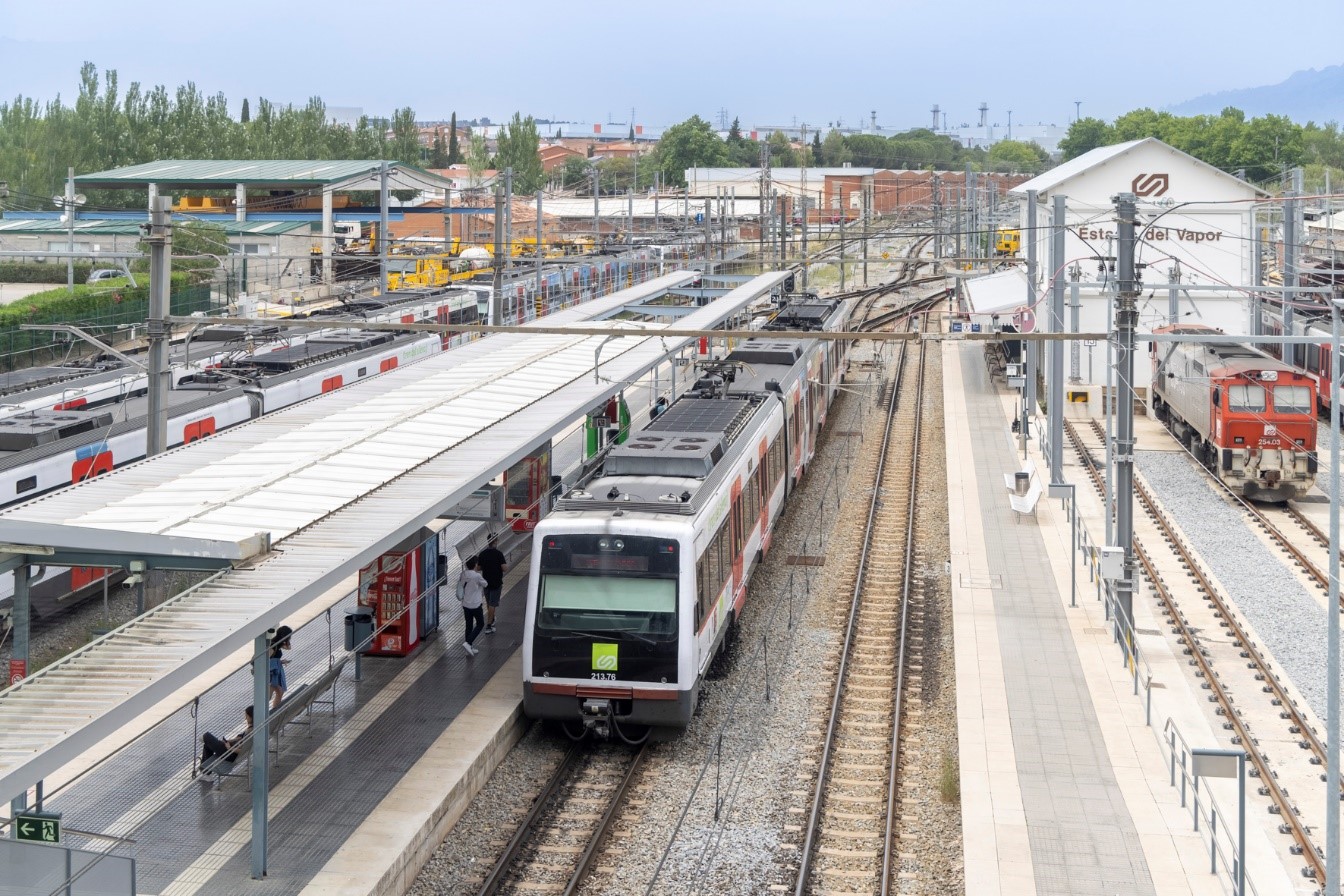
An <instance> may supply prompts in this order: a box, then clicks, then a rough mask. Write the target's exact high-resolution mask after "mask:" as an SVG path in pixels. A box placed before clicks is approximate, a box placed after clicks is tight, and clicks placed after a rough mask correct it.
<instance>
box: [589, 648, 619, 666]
mask: <svg viewBox="0 0 1344 896" xmlns="http://www.w3.org/2000/svg"><path fill="white" fill-rule="evenodd" d="M617 646H618V645H616V644H594V645H593V669H594V671H597V672H615V671H616V648H617Z"/></svg>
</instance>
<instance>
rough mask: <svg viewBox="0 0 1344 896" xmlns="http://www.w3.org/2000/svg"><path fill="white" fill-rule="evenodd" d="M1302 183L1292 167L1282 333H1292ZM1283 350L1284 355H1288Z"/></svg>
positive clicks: (1285, 231)
mask: <svg viewBox="0 0 1344 896" xmlns="http://www.w3.org/2000/svg"><path fill="white" fill-rule="evenodd" d="M1301 183H1302V169H1301V168H1294V169H1293V189H1291V190H1289V191H1288V192H1286V193H1284V194H1283V285H1284V286H1285V287H1286V289H1284V291H1283V315H1282V322H1283V333H1284V335H1285V336H1291V335H1292V333H1293V300H1294V299H1295V298H1296V297H1297V296H1296V293H1295V290H1294V289H1293V287H1295V286H1297V241H1298V235H1297V196H1298V190H1299V189H1300V185H1301ZM1289 356H1290V355H1289V352H1288V350H1286V349H1285V350H1284V357H1285V358H1287V357H1289Z"/></svg>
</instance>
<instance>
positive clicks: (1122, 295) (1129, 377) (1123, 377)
mask: <svg viewBox="0 0 1344 896" xmlns="http://www.w3.org/2000/svg"><path fill="white" fill-rule="evenodd" d="M1136 203H1137V200H1136V199H1135V196H1134V194H1133V193H1121V194H1119V195H1118V196H1116V197H1115V211H1116V215H1117V217H1118V218H1119V221H1118V226H1117V228H1116V234H1117V241H1116V285H1117V287H1118V295H1117V298H1116V309H1115V332H1116V346H1117V349H1116V355H1115V365H1116V368H1117V376H1116V379H1117V380H1118V383H1117V389H1116V393H1117V394H1116V429H1115V527H1116V536H1117V543H1118V546H1119V548H1120V550H1121V551H1122V552H1123V553H1124V571H1123V573H1122V574H1121V577H1120V580H1119V581H1118V582H1116V586H1115V590H1116V603H1117V611H1118V614H1119V617H1120V619H1119V622H1120V624H1121V625H1122V626H1128V627H1129V629H1130V631H1132V630H1133V627H1134V571H1135V570H1134V331H1135V329H1136V328H1137V326H1138V322H1139V311H1138V298H1139V283H1138V280H1137V279H1136V278H1135V275H1134V219H1135V217H1136V215H1137V207H1136ZM1124 636H1125V637H1126V638H1128V637H1129V636H1130V635H1129V633H1128V632H1126V633H1125V635H1124Z"/></svg>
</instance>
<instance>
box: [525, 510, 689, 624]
mask: <svg viewBox="0 0 1344 896" xmlns="http://www.w3.org/2000/svg"><path fill="white" fill-rule="evenodd" d="M679 553H680V552H679V550H678V547H677V543H676V542H675V541H670V540H668V539H665V538H648V537H644V536H637V535H626V536H614V535H548V536H546V538H545V541H544V543H543V545H542V551H541V577H540V586H539V592H538V594H537V621H536V626H537V631H538V633H546V634H551V635H562V634H564V633H566V632H589V633H593V634H597V633H601V634H603V635H607V634H613V633H628V634H631V635H635V636H643V637H648V638H667V637H672V636H674V635H675V634H676V631H677V558H678V554H679Z"/></svg>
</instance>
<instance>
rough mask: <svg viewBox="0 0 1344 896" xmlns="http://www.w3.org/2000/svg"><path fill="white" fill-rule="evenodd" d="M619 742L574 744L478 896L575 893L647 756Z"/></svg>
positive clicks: (642, 749) (643, 749)
mask: <svg viewBox="0 0 1344 896" xmlns="http://www.w3.org/2000/svg"><path fill="white" fill-rule="evenodd" d="M649 750H650V747H649V744H648V742H647V741H646V742H645V743H644V744H643V746H641V747H640V748H639V749H638V750H634V751H632V750H630V749H629V748H627V747H624V746H619V745H606V746H601V747H597V746H594V745H593V744H591V743H588V742H584V743H582V744H574V745H572V746H571V747H570V749H569V752H568V753H566V754H565V757H564V758H563V759H562V760H561V761H560V764H559V765H558V766H557V767H556V770H555V773H554V774H553V775H552V776H551V778H550V780H549V781H548V782H547V784H546V786H545V788H544V789H543V790H542V792H541V795H540V796H539V797H537V800H536V802H535V803H533V805H532V810H531V812H529V813H528V814H527V816H526V817H525V818H524V819H523V821H522V823H521V824H520V825H519V827H518V830H517V832H516V833H515V834H514V836H513V838H512V839H511V840H510V841H509V842H508V844H507V845H506V846H505V848H504V851H503V853H502V854H501V855H500V857H499V859H498V860H497V861H496V862H495V865H494V867H492V868H491V869H490V871H489V873H488V874H487V875H486V878H485V881H484V883H482V884H481V888H480V890H479V891H478V892H479V894H480V896H494V894H498V893H514V892H521V891H522V888H521V886H520V885H526V890H525V892H527V893H537V894H562V896H569V894H572V893H577V892H578V890H579V888H580V887H581V886H582V885H583V882H584V881H585V880H586V879H587V877H588V874H589V872H590V871H591V870H592V867H593V864H594V861H595V859H596V857H597V855H598V851H599V848H600V847H601V845H602V842H603V841H604V839H605V838H606V835H607V831H608V830H609V829H610V827H611V823H612V820H613V819H614V818H615V817H616V815H617V813H618V811H619V810H620V808H621V806H622V805H623V804H624V802H625V799H626V794H627V793H628V792H629V790H630V784H631V782H632V781H633V780H634V779H635V777H636V776H637V775H638V774H639V770H640V769H641V767H642V766H643V764H644V761H645V759H646V758H647V756H648V753H649Z"/></svg>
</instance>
